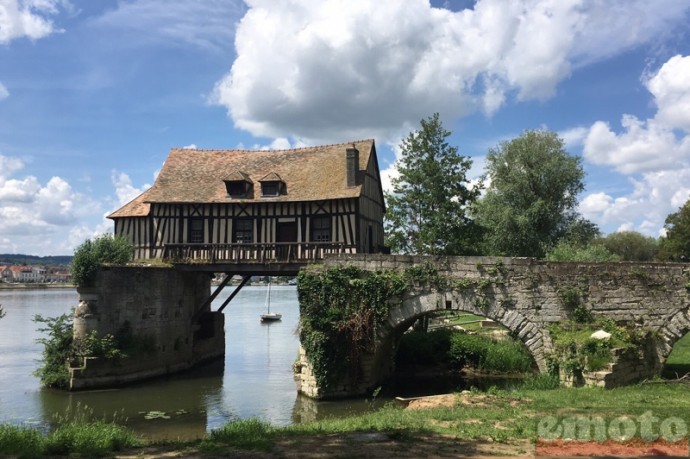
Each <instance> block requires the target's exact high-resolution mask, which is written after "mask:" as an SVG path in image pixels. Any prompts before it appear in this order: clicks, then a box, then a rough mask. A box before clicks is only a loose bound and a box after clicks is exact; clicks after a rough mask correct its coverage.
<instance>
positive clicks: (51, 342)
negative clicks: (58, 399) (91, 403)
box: [34, 314, 73, 389]
mask: <svg viewBox="0 0 690 459" xmlns="http://www.w3.org/2000/svg"><path fill="white" fill-rule="evenodd" d="M34 322H38V323H41V324H45V326H44V327H42V328H39V329H38V331H39V332H42V333H47V335H48V336H47V337H44V338H39V339H37V340H36V341H37V342H38V343H40V344H43V358H42V359H41V366H40V367H38V368H37V369H36V371H35V372H34V375H35V376H37V377H38V378H39V379H40V380H41V383H42V384H43V385H44V386H46V387H55V388H59V389H66V388H67V387H68V386H69V371H68V370H67V363H68V362H69V360H70V357H71V353H72V341H73V336H72V316H71V315H69V314H62V315H61V316H58V317H47V318H44V317H43V316H41V315H40V314H37V315H36V316H34Z"/></svg>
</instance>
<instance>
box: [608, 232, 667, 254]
mask: <svg viewBox="0 0 690 459" xmlns="http://www.w3.org/2000/svg"><path fill="white" fill-rule="evenodd" d="M598 243H599V244H600V245H602V246H604V247H606V249H608V251H609V252H611V253H612V254H614V255H617V256H618V257H620V259H621V260H622V261H652V260H654V259H655V258H656V256H657V254H658V253H659V241H657V240H656V239H654V238H653V237H648V236H645V235H643V234H641V233H638V232H637V231H619V232H617V233H611V234H609V235H607V236H606V237H604V238H602V239H600V240H599V241H598Z"/></svg>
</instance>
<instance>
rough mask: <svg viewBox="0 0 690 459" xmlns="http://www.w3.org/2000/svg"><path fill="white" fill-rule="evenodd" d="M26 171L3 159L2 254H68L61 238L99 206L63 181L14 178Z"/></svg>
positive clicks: (0, 177)
mask: <svg viewBox="0 0 690 459" xmlns="http://www.w3.org/2000/svg"><path fill="white" fill-rule="evenodd" d="M23 167H24V164H23V163H22V161H20V160H19V159H17V158H12V157H7V156H3V155H0V234H2V235H3V236H4V238H3V240H4V241H6V242H0V250H11V251H14V250H16V248H17V247H21V248H22V251H27V252H29V253H53V254H54V253H67V252H65V251H66V250H68V249H70V248H69V247H67V245H66V244H65V239H64V237H63V236H62V235H63V234H64V233H65V232H67V231H68V229H67V228H69V227H70V226H71V225H73V224H75V222H78V221H80V220H81V219H82V218H84V217H86V216H88V215H91V214H94V213H98V212H99V209H100V207H99V205H98V204H97V203H96V202H95V201H93V200H92V199H91V198H89V197H87V196H85V195H83V194H81V193H78V192H76V191H75V190H73V189H72V187H71V185H70V184H69V183H68V182H67V181H65V180H64V179H62V178H60V177H52V178H51V179H50V180H48V182H47V183H45V184H41V183H40V181H39V180H38V179H37V178H36V177H33V176H31V175H28V176H25V177H20V178H14V175H15V174H16V173H17V172H19V171H20V170H21V169H22V168H23ZM61 249H62V250H63V251H61ZM56 251H57V252H56Z"/></svg>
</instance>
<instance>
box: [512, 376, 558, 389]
mask: <svg viewBox="0 0 690 459" xmlns="http://www.w3.org/2000/svg"><path fill="white" fill-rule="evenodd" d="M560 385H561V380H560V378H559V377H558V374H553V373H537V374H533V375H529V376H528V377H527V378H525V379H524V380H523V381H522V385H521V386H520V389H522V390H552V389H558V388H559V387H560Z"/></svg>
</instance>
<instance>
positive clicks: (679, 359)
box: [664, 333, 690, 377]
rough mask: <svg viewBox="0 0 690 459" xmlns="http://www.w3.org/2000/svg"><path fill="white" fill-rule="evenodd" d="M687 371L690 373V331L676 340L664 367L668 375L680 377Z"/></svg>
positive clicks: (665, 373)
mask: <svg viewBox="0 0 690 459" xmlns="http://www.w3.org/2000/svg"><path fill="white" fill-rule="evenodd" d="M687 373H690V333H688V334H686V335H685V336H684V337H682V338H681V339H679V340H678V341H676V343H675V344H674V345H673V351H671V355H669V356H668V358H667V359H666V366H665V367H664V375H665V376H667V377H680V376H683V375H685V374H687Z"/></svg>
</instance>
